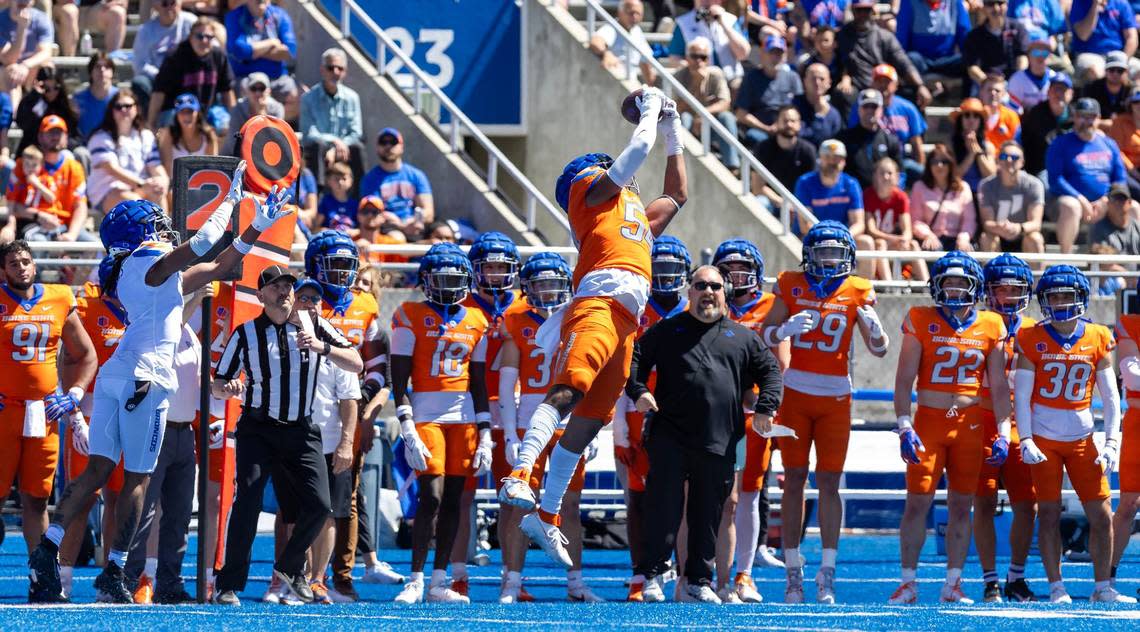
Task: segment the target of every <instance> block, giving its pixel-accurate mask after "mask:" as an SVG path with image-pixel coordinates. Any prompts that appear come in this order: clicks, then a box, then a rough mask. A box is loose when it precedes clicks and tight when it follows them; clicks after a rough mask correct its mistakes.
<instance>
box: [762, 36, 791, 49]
mask: <svg viewBox="0 0 1140 632" xmlns="http://www.w3.org/2000/svg"><path fill="white" fill-rule="evenodd" d="M775 49H780V50H787V49H788V43H787V42H786V41H784V38H783V37H780V36H779V35H769V36H768V37H765V38H764V50H775Z"/></svg>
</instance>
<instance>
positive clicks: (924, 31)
mask: <svg viewBox="0 0 1140 632" xmlns="http://www.w3.org/2000/svg"><path fill="white" fill-rule="evenodd" d="M896 23H897V25H898V26H897V27H896V30H895V37H897V38H898V40H899V44H902V47H903V50H905V51H906V54H907V57H910V60H911V61H912V62H913V63H914V66H915V68H917V69H918V72H919V74H923V75H925V74H927V73H939V74H945V75H954V76H959V75H961V74H962V45H963V44H964V43H965V41H966V34H967V33H969V32H970V13H969V11H967V10H966V3H965V2H963V1H962V0H943V1H942V2H930V1H929V0H900V2H899V15H898V18H896Z"/></svg>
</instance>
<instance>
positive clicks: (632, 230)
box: [621, 196, 649, 241]
mask: <svg viewBox="0 0 1140 632" xmlns="http://www.w3.org/2000/svg"><path fill="white" fill-rule="evenodd" d="M622 197H624V196H622ZM621 205H622V208H623V209H625V216H624V217H623V218H622V219H624V220H625V222H626V224H624V225H623V226H622V227H621V236H622V237H625V238H626V239H629V240H632V241H645V237H646V235H648V234H649V226H648V225H647V224H646V223H645V220H644V219H643V218H644V217H645V207H644V206H642V205H641V202H639V201H637V200H633V199H628V198H626V199H622V201H621Z"/></svg>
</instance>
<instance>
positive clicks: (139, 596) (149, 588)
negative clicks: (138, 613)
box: [133, 573, 154, 604]
mask: <svg viewBox="0 0 1140 632" xmlns="http://www.w3.org/2000/svg"><path fill="white" fill-rule="evenodd" d="M133 598H134V600H135V603H138V604H150V603H154V583H153V582H151V581H150V577H149V576H148V575H147V574H146V573H143V574H142V575H140V576H139V584H138V586H136V587H135V593H134V595H133Z"/></svg>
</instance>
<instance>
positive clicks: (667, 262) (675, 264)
mask: <svg viewBox="0 0 1140 632" xmlns="http://www.w3.org/2000/svg"><path fill="white" fill-rule="evenodd" d="M649 257H650V259H651V260H652V272H651V277H652V279H653V281H652V284H651V288H652V290H653V293H654V294H680V293H681V291H682V290H684V289H685V286H686V285H687V284H688V283H689V268H691V267H692V265H693V258H692V257H691V256H689V249H688V248H686V247H685V244H684V243H683V242H682V241H681V240H680V239H677V238H676V237H673V236H672V235H661V236H660V237H658V238H657V239H655V240H654V241H653V248H652V250H651V251H650V253H649Z"/></svg>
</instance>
